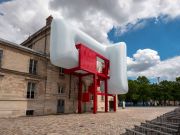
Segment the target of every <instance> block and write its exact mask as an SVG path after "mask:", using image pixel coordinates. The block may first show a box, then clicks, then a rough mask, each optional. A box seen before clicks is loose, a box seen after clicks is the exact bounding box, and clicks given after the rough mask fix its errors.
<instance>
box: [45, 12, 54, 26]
mask: <svg viewBox="0 0 180 135" xmlns="http://www.w3.org/2000/svg"><path fill="white" fill-rule="evenodd" d="M52 20H53V17H52V15H50V16H49V17H48V18H46V26H47V25H50V24H51V22H52Z"/></svg>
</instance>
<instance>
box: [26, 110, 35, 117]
mask: <svg viewBox="0 0 180 135" xmlns="http://www.w3.org/2000/svg"><path fill="white" fill-rule="evenodd" d="M33 114H34V110H26V116H32V115H33Z"/></svg>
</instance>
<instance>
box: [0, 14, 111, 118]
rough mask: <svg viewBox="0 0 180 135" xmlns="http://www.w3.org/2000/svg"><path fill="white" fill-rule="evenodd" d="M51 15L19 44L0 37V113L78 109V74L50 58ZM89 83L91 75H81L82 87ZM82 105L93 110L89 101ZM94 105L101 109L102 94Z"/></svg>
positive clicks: (68, 111)
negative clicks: (67, 72)
mask: <svg viewBox="0 0 180 135" xmlns="http://www.w3.org/2000/svg"><path fill="white" fill-rule="evenodd" d="M52 19H53V18H52V17H51V16H49V17H48V18H47V19H46V25H45V26H44V27H43V28H41V29H40V30H38V31H37V32H35V33H34V34H33V35H31V36H30V37H29V38H28V39H27V40H25V41H24V42H23V43H21V44H20V45H18V44H15V43H12V42H9V41H6V40H3V39H0V117H17V116H25V115H47V114H57V113H76V112H77V106H78V105H77V102H78V100H77V97H78V78H77V77H76V76H73V75H68V74H64V69H63V68H60V67H56V66H54V65H52V64H51V62H50V59H49V56H50V54H49V53H50V52H49V48H50V24H51V21H52ZM91 83H92V77H91V76H90V77H86V78H84V79H83V90H86V89H88V86H90V85H91ZM99 90H100V88H99ZM91 98H92V97H91ZM111 100H113V99H111V98H109V102H111ZM109 107H111V106H110V105H109ZM82 108H83V112H89V111H92V102H88V103H83V104H82ZM97 109H98V111H104V96H100V95H99V96H98V108H97Z"/></svg>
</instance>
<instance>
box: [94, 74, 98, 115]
mask: <svg viewBox="0 0 180 135" xmlns="http://www.w3.org/2000/svg"><path fill="white" fill-rule="evenodd" d="M93 81H94V102H93V113H94V114H95V113H96V112H97V77H96V74H94V75H93Z"/></svg>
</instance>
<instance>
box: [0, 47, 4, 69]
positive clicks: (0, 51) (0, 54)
mask: <svg viewBox="0 0 180 135" xmlns="http://www.w3.org/2000/svg"><path fill="white" fill-rule="evenodd" d="M2 56H3V50H0V67H1V66H2Z"/></svg>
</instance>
